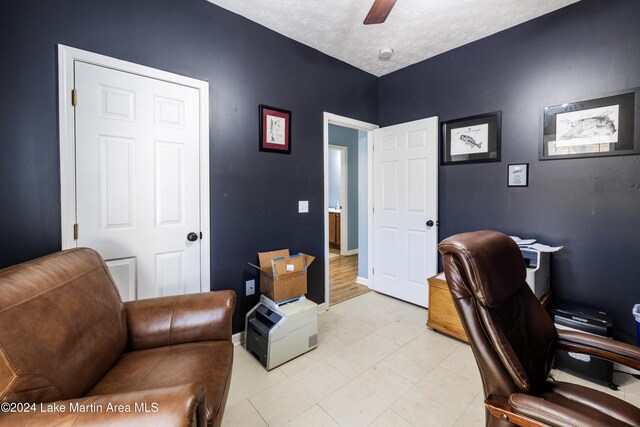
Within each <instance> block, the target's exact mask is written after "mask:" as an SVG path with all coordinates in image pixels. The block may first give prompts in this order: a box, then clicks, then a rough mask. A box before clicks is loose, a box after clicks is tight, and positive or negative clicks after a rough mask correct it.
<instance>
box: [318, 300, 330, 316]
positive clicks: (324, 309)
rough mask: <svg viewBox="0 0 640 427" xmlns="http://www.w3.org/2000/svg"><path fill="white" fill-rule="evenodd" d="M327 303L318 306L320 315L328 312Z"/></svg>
mask: <svg viewBox="0 0 640 427" xmlns="http://www.w3.org/2000/svg"><path fill="white" fill-rule="evenodd" d="M327 308H328V307H327V303H326V302H323V303H322V304H318V314H320V313H322V312H325V311H327Z"/></svg>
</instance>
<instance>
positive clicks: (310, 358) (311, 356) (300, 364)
mask: <svg viewBox="0 0 640 427" xmlns="http://www.w3.org/2000/svg"><path fill="white" fill-rule="evenodd" d="M346 346H347V344H345V343H344V342H342V341H340V340H339V339H338V338H336V337H334V336H333V335H331V334H328V333H326V332H323V331H319V332H318V347H317V348H316V349H315V350H311V351H310V352H308V353H305V354H303V355H302V356H299V357H296V358H295V359H293V360H290V361H289V362H287V363H285V364H284V365H281V366H280V369H281V370H282V372H284V373H285V375H286V376H288V377H290V376H291V375H294V374H296V373H298V372H300V371H302V370H303V369H306V368H308V367H309V366H311V365H313V364H314V363H316V362H318V361H320V360H322V359H324V358H326V357H328V356H331V355H332V354H334V353H336V352H337V351H339V350H341V349H343V348H344V347H346Z"/></svg>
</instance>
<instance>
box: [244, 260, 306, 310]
mask: <svg viewBox="0 0 640 427" xmlns="http://www.w3.org/2000/svg"><path fill="white" fill-rule="evenodd" d="M314 259H315V257H312V256H311V255H307V254H303V253H302V252H300V253H299V254H295V255H289V249H281V250H278V251H271V252H259V253H258V260H259V261H260V266H259V267H258V266H257V265H253V264H251V263H249V265H251V266H252V267H255V268H257V269H258V270H259V271H260V293H261V294H264V295H266V296H267V297H268V298H269V299H270V300H272V301H275V302H279V301H283V300H287V299H290V298H295V297H297V296H300V295H304V294H306V293H307V268H308V267H309V265H311V263H312V262H313V260H314Z"/></svg>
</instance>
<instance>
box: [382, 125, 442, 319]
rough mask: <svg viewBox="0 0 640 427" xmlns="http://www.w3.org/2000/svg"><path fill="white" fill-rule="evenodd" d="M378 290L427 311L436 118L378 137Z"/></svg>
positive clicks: (433, 255)
mask: <svg viewBox="0 0 640 427" xmlns="http://www.w3.org/2000/svg"><path fill="white" fill-rule="evenodd" d="M373 156H374V168H373V173H374V184H373V189H374V197H373V203H374V213H373V239H374V240H373V247H374V249H373V252H374V254H373V257H374V259H373V261H374V264H373V268H374V272H373V277H374V281H373V283H374V289H375V290H376V291H378V292H382V293H384V294H387V295H391V296H393V297H396V298H399V299H402V300H404V301H408V302H411V303H413V304H417V305H420V306H423V307H426V306H427V302H428V288H427V278H428V277H430V276H432V275H434V274H436V272H437V271H436V270H437V245H438V230H437V215H438V118H437V117H431V118H428V119H423V120H416V121H414V122H409V123H403V124H399V125H395V126H389V127H386V128H380V129H377V130H375V131H374V154H373Z"/></svg>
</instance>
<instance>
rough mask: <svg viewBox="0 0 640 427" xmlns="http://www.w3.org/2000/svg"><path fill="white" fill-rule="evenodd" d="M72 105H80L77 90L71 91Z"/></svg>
mask: <svg viewBox="0 0 640 427" xmlns="http://www.w3.org/2000/svg"><path fill="white" fill-rule="evenodd" d="M71 105H73V106H74V107H75V106H76V105H78V91H77V90H76V89H72V90H71Z"/></svg>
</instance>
